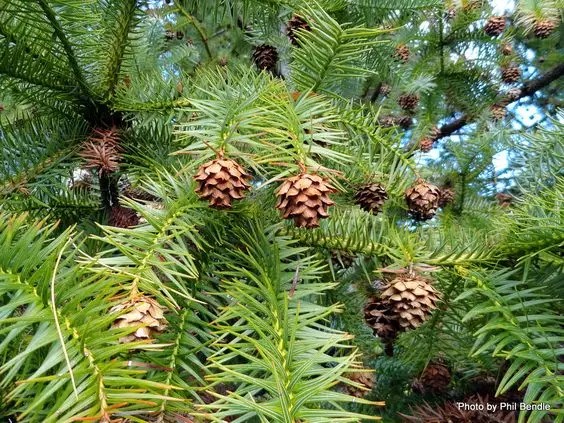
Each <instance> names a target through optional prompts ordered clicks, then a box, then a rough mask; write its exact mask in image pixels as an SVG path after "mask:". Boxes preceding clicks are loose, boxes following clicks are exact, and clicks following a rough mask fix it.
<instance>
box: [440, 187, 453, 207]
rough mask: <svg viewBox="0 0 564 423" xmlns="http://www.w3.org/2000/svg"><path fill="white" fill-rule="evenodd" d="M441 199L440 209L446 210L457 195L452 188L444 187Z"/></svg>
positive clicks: (441, 190)
mask: <svg viewBox="0 0 564 423" xmlns="http://www.w3.org/2000/svg"><path fill="white" fill-rule="evenodd" d="M440 192H441V197H440V198H439V207H441V208H444V207H446V206H448V205H449V204H450V203H452V202H453V201H454V197H455V196H456V193H455V192H454V189H453V188H452V187H450V186H444V187H442V188H441V189H440Z"/></svg>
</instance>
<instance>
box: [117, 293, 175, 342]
mask: <svg viewBox="0 0 564 423" xmlns="http://www.w3.org/2000/svg"><path fill="white" fill-rule="evenodd" d="M118 312H125V313H123V314H121V315H120V316H119V317H117V318H116V319H115V320H114V323H113V324H112V328H124V327H137V326H140V327H139V328H138V329H137V330H136V331H135V332H133V333H131V334H129V335H127V336H124V337H122V338H120V340H119V341H120V342H121V343H126V342H133V341H142V340H147V339H153V338H154V336H155V335H156V334H158V333H161V332H163V331H164V330H165V329H166V326H167V321H166V319H165V317H164V309H163V307H161V305H160V304H159V303H158V302H157V301H155V300H154V299H153V298H151V297H147V296H144V295H143V296H140V297H138V298H135V299H133V300H128V301H126V302H123V303H121V304H118V305H116V306H114V307H112V308H111V309H110V313H118Z"/></svg>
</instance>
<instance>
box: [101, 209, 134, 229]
mask: <svg viewBox="0 0 564 423" xmlns="http://www.w3.org/2000/svg"><path fill="white" fill-rule="evenodd" d="M108 224H109V225H110V226H115V227H117V228H130V227H132V226H135V225H138V224H139V216H138V215H137V213H136V212H135V210H132V209H130V208H128V207H122V206H119V205H115V206H113V207H112V208H111V209H110V217H109V218H108Z"/></svg>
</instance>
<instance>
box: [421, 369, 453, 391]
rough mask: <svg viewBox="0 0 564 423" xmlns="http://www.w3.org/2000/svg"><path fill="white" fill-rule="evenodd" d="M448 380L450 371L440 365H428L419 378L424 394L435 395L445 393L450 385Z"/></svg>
mask: <svg viewBox="0 0 564 423" xmlns="http://www.w3.org/2000/svg"><path fill="white" fill-rule="evenodd" d="M450 379H451V375H450V371H449V369H448V367H447V366H445V365H444V364H442V363H429V365H428V366H427V367H426V368H425V370H423V373H421V376H420V377H419V381H420V382H421V386H422V387H423V390H424V392H431V393H435V394H438V393H442V392H445V391H446V389H447V387H448V385H449V383H450Z"/></svg>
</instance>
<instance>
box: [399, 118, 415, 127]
mask: <svg viewBox="0 0 564 423" xmlns="http://www.w3.org/2000/svg"><path fill="white" fill-rule="evenodd" d="M397 123H398V125H399V126H400V127H402V128H403V129H409V128H411V125H413V118H412V117H411V116H400V117H399V118H398V119H397Z"/></svg>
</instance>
